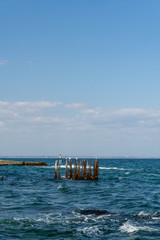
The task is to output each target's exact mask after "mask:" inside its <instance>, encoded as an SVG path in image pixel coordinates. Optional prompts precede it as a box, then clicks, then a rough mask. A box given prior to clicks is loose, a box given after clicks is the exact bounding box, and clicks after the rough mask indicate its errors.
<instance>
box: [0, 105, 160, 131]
mask: <svg viewBox="0 0 160 240" xmlns="http://www.w3.org/2000/svg"><path fill="white" fill-rule="evenodd" d="M86 106H87V105H85V104H84V103H71V104H63V103H61V102H49V101H33V102H31V101H30V102H29V101H18V102H6V101H0V122H1V127H3V124H2V122H3V123H5V126H7V127H10V128H13V129H14V128H15V129H16V128H21V127H22V126H23V127H24V126H27V127H28V128H30V127H32V129H33V128H38V127H40V128H41V129H43V128H45V127H46V126H50V127H51V128H52V129H54V128H55V129H57V128H59V129H63V130H64V131H65V130H66V131H67V130H70V131H72V130H74V131H104V132H106V131H115V130H116V131H121V132H126V133H130V134H132V133H133V132H134V131H135V129H136V130H137V131H138V129H143V130H144V131H151V129H152V131H153V129H156V131H160V109H141V108H139V109H137V108H121V109H108V108H100V107H99V108H97V107H96V108H87V107H86ZM73 110H74V111H73ZM154 131H155V130H154Z"/></svg>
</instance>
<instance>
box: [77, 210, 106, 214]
mask: <svg viewBox="0 0 160 240" xmlns="http://www.w3.org/2000/svg"><path fill="white" fill-rule="evenodd" d="M81 213H82V214H84V215H90V214H94V215H102V214H107V213H109V212H107V211H106V210H98V209H96V210H93V209H88V210H81Z"/></svg>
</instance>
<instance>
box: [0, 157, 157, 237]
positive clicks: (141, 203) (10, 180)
mask: <svg viewBox="0 0 160 240" xmlns="http://www.w3.org/2000/svg"><path fill="white" fill-rule="evenodd" d="M14 160H17V159H14ZM19 160H21V161H23V160H24V159H19ZM26 160H30V161H33V160H34V161H44V162H46V163H48V165H49V166H48V167H27V166H1V167H0V239H1V240H9V239H12V240H17V239H32V240H34V239H36V240H40V239H41V240H47V239H68V240H69V239H76V240H85V239H111V240H112V239H114V240H119V239H123V240H125V239H127V240H131V239H135V240H138V239H140V240H143V239H145V240H146V239H148V240H152V239H156V240H157V239H160V160H158V159H100V160H99V166H100V169H99V180H98V181H78V180H65V179H60V180H58V179H54V168H53V166H54V163H55V160H56V159H51V158H49V159H25V161H26ZM92 160H93V159H92ZM62 165H65V160H64V161H62ZM61 173H62V174H61V175H62V176H63V175H65V168H63V166H62V170H61ZM1 176H4V180H3V181H1ZM88 209H89V210H94V209H99V210H106V211H107V213H106V214H104V215H94V214H90V215H84V214H83V213H82V210H88Z"/></svg>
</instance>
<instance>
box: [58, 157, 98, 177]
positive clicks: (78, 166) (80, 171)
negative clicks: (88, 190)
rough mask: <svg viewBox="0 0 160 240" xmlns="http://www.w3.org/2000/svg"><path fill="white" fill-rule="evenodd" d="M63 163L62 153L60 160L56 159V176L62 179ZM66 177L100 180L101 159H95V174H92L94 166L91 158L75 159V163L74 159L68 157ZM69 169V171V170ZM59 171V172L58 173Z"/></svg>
mask: <svg viewBox="0 0 160 240" xmlns="http://www.w3.org/2000/svg"><path fill="white" fill-rule="evenodd" d="M61 163H62V158H61V155H60V157H59V160H56V161H55V178H58V179H60V178H61V176H60V173H61ZM68 165H69V169H68ZM65 168H66V177H65V179H69V180H89V181H96V180H98V174H99V161H98V160H94V162H93V174H92V167H91V160H88V161H87V162H86V160H82V161H80V160H78V159H77V158H76V159H75V161H74V163H73V165H72V160H71V158H69V160H68V159H67V158H66V166H65ZM68 170H69V171H68ZM57 171H58V173H57Z"/></svg>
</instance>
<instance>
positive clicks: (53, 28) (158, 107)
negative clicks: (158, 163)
mask: <svg viewBox="0 0 160 240" xmlns="http://www.w3.org/2000/svg"><path fill="white" fill-rule="evenodd" d="M159 9H160V1H159V0H154V1H151V0H141V1H139V0H130V1H129V0H121V1H119V0H67V1H66V0H45V1H44V0H34V1H33V0H14V1H13V0H1V1H0V156H46V155H47V156H58V155H59V154H62V156H63V155H65V156H96V157H100V156H108V157H111V156H126V157H127V156H128V157H160V148H159V141H160V97H159V96H160V95H159V92H160V31H159V29H160V14H159Z"/></svg>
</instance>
